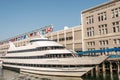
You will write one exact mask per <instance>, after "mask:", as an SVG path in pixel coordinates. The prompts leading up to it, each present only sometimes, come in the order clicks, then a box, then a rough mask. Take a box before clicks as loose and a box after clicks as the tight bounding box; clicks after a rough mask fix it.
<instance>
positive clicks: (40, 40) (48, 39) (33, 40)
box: [30, 39, 52, 43]
mask: <svg viewBox="0 0 120 80" xmlns="http://www.w3.org/2000/svg"><path fill="white" fill-rule="evenodd" d="M37 41H52V40H49V39H36V40H30V43H32V42H37Z"/></svg>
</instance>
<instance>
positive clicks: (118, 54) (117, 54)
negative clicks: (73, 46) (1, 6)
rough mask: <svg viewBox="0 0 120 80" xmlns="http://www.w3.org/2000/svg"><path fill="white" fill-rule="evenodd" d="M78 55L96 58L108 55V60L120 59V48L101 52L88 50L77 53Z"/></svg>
mask: <svg viewBox="0 0 120 80" xmlns="http://www.w3.org/2000/svg"><path fill="white" fill-rule="evenodd" d="M77 53H78V54H79V55H90V56H96V55H108V56H109V58H120V48H107V49H102V50H88V51H82V52H77Z"/></svg>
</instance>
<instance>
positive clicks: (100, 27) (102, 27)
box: [98, 24, 108, 35]
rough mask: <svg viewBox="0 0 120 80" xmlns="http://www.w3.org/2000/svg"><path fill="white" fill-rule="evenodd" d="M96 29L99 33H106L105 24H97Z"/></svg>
mask: <svg viewBox="0 0 120 80" xmlns="http://www.w3.org/2000/svg"><path fill="white" fill-rule="evenodd" d="M98 29H99V34H100V35H103V34H108V29H107V24H103V25H99V26H98Z"/></svg>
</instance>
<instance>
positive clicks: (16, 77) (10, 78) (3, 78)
mask: <svg viewBox="0 0 120 80" xmlns="http://www.w3.org/2000/svg"><path fill="white" fill-rule="evenodd" d="M0 80H83V79H81V78H79V77H77V78H76V77H56V76H43V75H33V74H29V75H28V74H19V73H17V72H14V71H10V70H2V69H0Z"/></svg>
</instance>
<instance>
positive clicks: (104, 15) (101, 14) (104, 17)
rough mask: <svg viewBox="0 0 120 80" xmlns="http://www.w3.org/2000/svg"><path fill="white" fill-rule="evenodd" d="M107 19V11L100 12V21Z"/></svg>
mask: <svg viewBox="0 0 120 80" xmlns="http://www.w3.org/2000/svg"><path fill="white" fill-rule="evenodd" d="M104 20H107V13H106V12H102V13H99V14H98V21H104Z"/></svg>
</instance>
